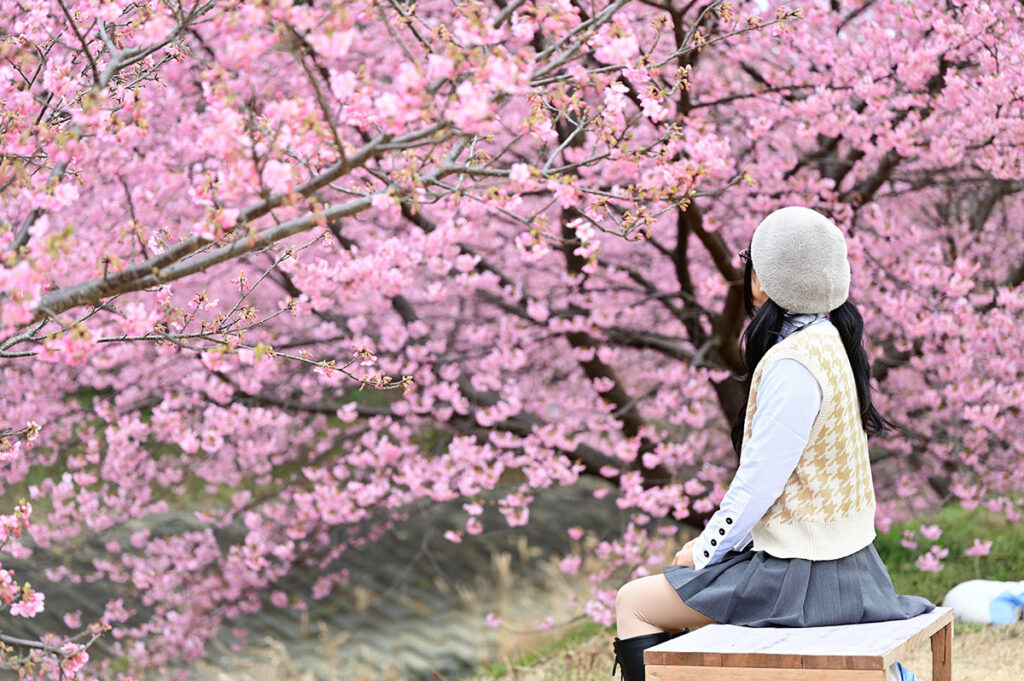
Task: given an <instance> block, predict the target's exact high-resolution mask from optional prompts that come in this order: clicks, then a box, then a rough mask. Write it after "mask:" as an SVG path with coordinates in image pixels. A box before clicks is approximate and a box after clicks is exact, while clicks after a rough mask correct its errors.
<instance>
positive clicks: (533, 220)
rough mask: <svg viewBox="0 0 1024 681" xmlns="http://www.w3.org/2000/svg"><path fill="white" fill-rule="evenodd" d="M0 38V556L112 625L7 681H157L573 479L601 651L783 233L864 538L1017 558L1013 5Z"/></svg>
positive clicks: (568, 12) (669, 522) (714, 444)
mask: <svg viewBox="0 0 1024 681" xmlns="http://www.w3.org/2000/svg"><path fill="white" fill-rule="evenodd" d="M2 7H3V12H2V14H0V16H4V17H5V19H4V24H3V26H4V27H3V32H2V35H3V38H2V41H0V52H2V56H3V59H2V61H0V88H2V97H0V131H2V140H3V142H2V145H3V146H2V149H0V248H2V249H3V255H2V265H0V371H2V379H3V386H4V389H3V391H2V393H0V402H2V405H3V410H2V414H3V418H2V420H0V443H2V445H0V458H2V464H3V467H4V475H3V485H4V490H5V492H6V494H5V495H4V496H5V502H6V503H8V504H10V506H9V508H11V509H14V508H15V505H16V504H17V503H18V499H19V496H24V497H25V502H24V503H23V504H22V505H20V506H17V510H16V511H15V512H14V514H13V515H11V516H9V517H7V518H6V519H5V520H4V521H3V524H2V526H3V528H4V533H5V534H4V535H3V536H2V537H0V539H2V540H3V541H4V542H5V543H4V545H3V550H4V551H5V552H7V553H8V554H10V555H12V556H14V557H15V558H21V559H24V558H25V557H27V556H28V555H30V552H31V551H32V550H33V548H32V547H33V545H34V546H38V547H51V546H59V547H64V549H65V550H67V551H73V550H74V549H75V547H80V546H82V545H83V544H84V543H85V542H87V541H93V540H97V539H98V540H100V541H101V542H104V543H105V544H106V546H107V554H108V555H107V556H106V557H105V558H104V559H102V560H94V561H92V564H91V565H90V566H89V567H88V568H82V569H71V568H70V567H67V566H63V567H61V568H59V569H53V570H48V571H47V574H46V577H47V579H49V580H51V581H60V580H63V581H67V582H69V583H80V582H81V581H82V580H105V581H107V582H109V583H111V584H116V585H121V586H122V587H123V591H124V594H125V597H124V598H122V599H117V600H114V601H111V602H110V603H108V604H107V605H106V608H105V612H104V615H103V617H102V618H101V621H100V622H98V623H95V624H94V625H92V626H91V627H86V629H84V630H82V631H81V632H75V633H78V634H79V638H77V639H73V640H72V639H71V638H70V636H71V634H69V633H68V632H55V634H56V636H55V638H53V639H52V640H40V641H30V640H23V639H21V638H18V637H17V635H16V634H17V632H16V631H15V628H16V623H17V620H16V619H15V620H12V622H13V624H11V629H10V631H7V630H5V631H4V632H2V634H0V638H3V640H5V641H7V642H8V643H9V644H11V645H15V646H16V648H12V650H10V651H8V652H7V653H5V663H4V664H7V665H8V666H22V667H24V665H25V664H26V663H27V662H30V663H32V664H33V665H35V666H33V667H32V670H33V673H38V674H39V675H41V676H44V675H46V674H49V675H50V676H52V675H53V673H54V671H55V670H56V669H58V668H59V669H60V673H62V674H69V675H70V674H75V673H85V672H82V671H80V670H81V669H83V667H82V665H83V664H85V662H86V659H87V657H86V656H87V654H88V653H87V652H86V648H87V646H88V644H89V642H90V641H93V640H95V637H96V636H99V635H100V634H102V633H104V632H105V631H107V630H108V629H110V628H113V630H114V632H115V636H114V637H113V642H112V645H113V646H114V648H115V650H117V651H118V652H119V654H121V655H123V656H124V657H125V658H127V659H129V660H130V662H131V664H132V666H133V667H134V668H138V669H142V668H147V667H162V666H166V665H170V664H176V663H182V662H187V661H189V660H192V659H196V658H199V657H201V656H203V655H204V646H205V644H206V642H207V641H208V640H209V638H210V637H212V636H213V635H214V634H216V632H217V631H218V629H219V628H220V626H221V624H222V622H223V621H224V619H225V618H235V617H243V616H245V615H246V614H250V613H253V612H255V611H257V610H259V609H260V608H263V607H301V606H302V604H288V603H283V604H282V603H277V602H276V600H279V599H272V598H271V597H270V596H269V595H268V594H270V593H271V592H272V591H273V590H274V589H275V585H277V584H280V583H282V582H283V581H285V580H287V579H288V577H289V575H290V574H292V573H293V571H294V570H295V569H296V568H299V567H313V568H315V569H316V570H317V571H318V573H319V574H320V575H321V576H320V578H319V579H318V580H317V581H316V582H315V583H314V584H313V585H312V588H311V590H310V593H309V598H310V599H312V600H315V599H322V598H326V597H328V596H331V595H334V596H337V595H338V594H340V593H343V592H344V588H345V586H344V585H345V582H346V579H347V573H346V572H345V569H344V563H345V554H346V552H347V551H350V550H352V549H355V548H358V547H360V546H364V545H366V544H367V543H370V542H373V541H375V540H376V539H378V538H380V537H381V536H382V535H383V534H384V533H386V532H388V531H389V529H390V528H392V527H393V526H394V525H395V524H396V523H399V522H401V521H402V520H403V519H405V518H407V517H408V516H409V515H410V514H411V513H414V512H416V511H417V510H419V509H422V508H424V507H427V506H430V505H432V504H437V503H441V502H450V503H461V504H462V505H463V508H464V509H465V511H466V520H465V525H464V526H460V527H450V528H444V529H445V530H447V531H446V536H447V537H448V538H449V539H450V540H452V541H464V540H466V541H468V540H469V536H471V535H476V534H479V533H480V532H482V531H485V529H486V523H485V518H484V506H485V505H486V504H488V503H493V504H495V505H496V507H497V508H498V510H499V511H500V513H501V515H502V516H503V522H504V523H506V524H507V525H510V526H513V527H515V526H521V525H524V524H526V523H528V522H529V510H530V504H531V502H532V501H534V499H536V498H537V497H538V496H539V495H542V494H543V493H544V490H545V489H547V488H550V487H552V486H564V485H573V484H575V483H576V482H577V481H578V480H579V479H580V478H581V476H596V477H598V478H600V479H601V480H604V481H605V482H606V484H604V485H602V486H601V487H600V488H599V489H598V490H597V492H596V493H597V494H598V495H610V496H613V497H614V498H615V500H616V503H617V504H618V506H619V507H620V508H621V509H623V514H624V522H625V528H626V529H625V532H624V533H623V534H622V536H621V538H619V539H617V540H615V541H607V542H602V543H601V544H600V545H599V546H598V547H597V553H598V555H599V556H601V557H602V558H603V561H602V565H603V567H602V569H601V570H600V571H599V572H597V573H596V574H594V575H592V579H593V582H594V584H595V591H594V598H593V599H592V600H591V602H590V603H588V604H587V606H586V610H587V612H588V613H589V614H590V615H591V616H593V617H594V618H595V619H597V620H599V621H608V619H609V618H610V616H611V610H610V606H611V605H612V603H611V601H612V599H613V596H614V583H615V582H616V580H618V579H621V578H624V577H625V576H626V575H627V573H632V574H641V573H643V572H644V571H646V570H649V569H654V568H653V566H654V563H656V562H657V561H658V559H659V558H658V556H657V553H658V550H659V548H661V547H662V546H664V543H665V542H667V541H669V540H670V535H671V534H674V532H675V529H676V523H678V522H684V523H690V524H692V525H694V526H699V524H700V522H701V520H702V519H703V518H704V517H706V515H707V514H708V513H709V512H710V511H712V510H713V508H714V506H715V504H716V503H717V502H718V500H719V499H720V498H721V495H722V494H723V493H724V489H725V486H726V485H727V484H728V481H729V478H730V475H731V472H732V471H733V470H734V469H735V465H736V458H735V456H734V454H733V453H732V449H731V446H730V444H729V438H728V426H729V423H730V421H731V419H732V417H733V416H734V415H735V414H736V413H737V412H738V410H739V409H740V408H741V407H742V404H741V402H742V399H743V395H744V390H743V382H742V381H743V375H744V372H745V367H743V365H742V359H741V352H740V348H739V346H738V343H737V338H738V336H739V333H740V331H741V329H742V326H743V324H744V318H745V317H744V311H743V303H742V290H741V279H742V275H741V270H740V269H739V262H738V259H737V258H736V256H735V253H736V251H738V250H740V249H741V248H743V247H745V246H746V245H747V243H748V241H749V237H750V233H751V232H752V230H753V227H754V226H755V225H756V224H757V222H758V221H759V220H760V218H761V217H763V216H764V215H765V214H766V213H767V212H769V211H770V210H772V209H774V208H776V207H778V206H781V205H785V204H790V203H799V204H804V205H810V206H813V207H815V208H817V209H819V210H821V211H823V212H826V213H828V214H830V215H831V216H832V217H833V218H834V219H835V221H836V222H837V224H839V225H841V226H842V227H843V229H844V230H845V231H846V233H847V235H848V239H849V243H850V249H851V260H852V262H853V268H854V272H853V287H852V290H853V292H854V293H853V295H854V300H855V302H856V303H857V304H858V305H859V307H860V308H861V310H862V312H863V314H864V317H865V322H866V326H867V329H868V332H869V333H868V335H869V337H868V345H869V352H870V354H871V356H872V358H873V359H874V378H875V379H876V390H877V398H876V399H877V401H878V405H879V407H880V409H881V410H882V411H883V413H884V414H886V415H887V416H888V417H890V418H891V419H892V420H893V421H895V422H896V423H897V424H898V425H899V426H900V432H898V433H893V434H890V435H888V436H885V437H882V438H878V439H877V440H876V441H873V445H872V454H873V458H874V460H875V464H876V465H875V476H876V484H877V491H878V496H879V500H880V512H879V517H878V523H879V525H880V527H883V528H884V527H886V526H887V524H888V523H889V522H890V521H891V520H892V519H894V518H898V517H900V515H901V514H908V513H913V512H916V511H920V510H923V509H926V508H931V507H935V506H937V505H939V504H942V503H945V502H948V501H951V500H959V501H960V503H962V504H964V505H966V506H972V505H978V504H985V505H988V506H989V507H990V508H991V509H992V510H994V511H997V512H1001V513H1005V514H1006V515H1007V517H1009V518H1010V519H1011V520H1016V519H1018V515H1019V513H1020V512H1021V501H1020V498H1019V496H1018V495H1019V492H1020V488H1021V478H1022V473H1024V470H1022V464H1021V462H1022V461H1024V458H1022V454H1024V451H1022V448H1021V445H1020V442H1022V441H1024V439H1022V438H1021V437H1020V436H1021V435H1022V434H1024V432H1022V431H1024V427H1022V426H1024V420H1022V418H1021V413H1020V405H1021V404H1022V403H1024V379H1022V371H1024V365H1022V361H1021V358H1020V352H1019V349H1018V348H1019V347H1020V345H1021V341H1022V340H1024V339H1022V335H1024V332H1022V331H1021V329H1020V325H1019V324H1018V323H1017V322H1018V321H1019V317H1020V311H1021V310H1022V308H1024V295H1022V288H1021V284H1022V282H1024V251H1022V246H1021V244H1022V242H1024V239H1022V237H1024V228H1022V219H1021V218H1022V217H1024V211H1022V208H1024V206H1022V202H1021V190H1022V189H1024V179H1022V178H1024V171H1022V164H1024V152H1022V143H1021V141H1020V140H1022V139H1024V123H1022V118H1021V114H1022V105H1021V94H1022V93H1021V88H1022V86H1024V75H1022V72H1021V69H1022V63H1021V59H1022V55H1024V44H1022V40H1024V38H1022V36H1024V16H1022V8H1021V5H1020V4H1019V3H1016V2H1011V1H1010V0H1001V1H999V2H990V3H973V2H966V1H960V2H957V1H950V2H946V3H908V2H900V1H898V0H875V1H872V0H858V1H857V2H841V1H839V0H833V1H832V2H810V1H808V2H805V3H802V5H801V6H800V7H799V8H797V7H792V8H788V7H784V6H780V5H777V4H776V3H768V2H736V3H727V2H688V1H685V0H667V1H666V2H653V1H651V2H640V1H634V2H627V1H626V0H618V1H616V2H606V1H605V2H585V1H581V0H576V1H573V0H496V1H495V2H493V3H487V2H475V1H472V2H466V1H461V0H451V1H442V0H423V1H421V2H417V3H411V2H403V1H401V0H391V1H389V2H381V1H372V0H353V1H348V2H343V1H335V2H329V1H321V0H309V1H306V2H299V1H293V0H264V1H262V2H217V1H216V0H210V1H208V2H195V3H185V4H179V3H176V2H173V1H172V2H157V1H155V0H154V1H150V2H102V1H100V0H73V1H72V0H56V2H54V1H52V0H19V1H17V2H13V1H11V0H7V1H6V2H4V4H3V6H2ZM30 513H31V514H32V515H31V523H29V520H30ZM171 518H178V519H181V518H185V519H187V521H188V522H187V529H185V530H181V531H169V530H167V529H166V528H167V527H168V526H169V525H168V524H167V523H166V522H165V521H167V520H168V519H171ZM180 525H181V524H180V523H179V524H177V525H174V526H176V527H177V526H180ZM26 527H27V528H28V531H29V533H30V534H31V539H32V542H31V543H24V542H19V541H17V539H18V536H17V535H18V534H19V533H20V532H21V531H23V530H25V529H26ZM567 529H571V528H567ZM8 539H10V541H7V540H8ZM929 555H930V556H931V557H930V558H929V559H928V561H927V565H928V567H929V569H932V568H934V566H935V565H938V564H939V563H940V562H941V556H939V555H938V554H936V553H933V554H929ZM652 561H654V563H652ZM565 564H566V565H567V569H571V570H575V569H578V565H579V563H578V561H566V562H565ZM0 575H2V580H4V581H3V582H2V584H3V587H2V589H3V590H2V591H0V597H2V598H3V602H4V604H5V605H7V606H9V608H10V612H11V614H12V615H15V616H19V617H27V616H32V615H34V614H36V613H38V612H39V610H40V609H41V608H42V607H43V604H44V601H43V598H44V596H43V594H41V593H39V592H38V591H35V590H34V589H32V587H31V585H30V584H25V583H23V582H19V581H18V579H16V578H17V577H18V576H17V575H14V574H11V573H10V572H9V571H4V572H2V573H0ZM73 623H74V624H76V625H78V624H80V623H75V622H73ZM62 636H63V638H61V637H62ZM96 669H98V670H101V669H102V665H100V666H97V667H96Z"/></svg>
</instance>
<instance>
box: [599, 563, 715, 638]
mask: <svg viewBox="0 0 1024 681" xmlns="http://www.w3.org/2000/svg"><path fill="white" fill-rule="evenodd" d="M615 620H616V626H617V628H618V636H619V638H620V639H627V638H631V637H633V636H642V635H644V634H655V633H657V632H659V631H676V630H678V629H683V628H686V627H701V626H704V625H705V624H712V623H713V622H714V620H712V619H711V618H709V617H707V616H706V615H702V614H701V613H699V612H697V611H696V610H694V609H693V608H691V607H690V606H688V605H686V604H685V603H683V599H681V598H680V597H679V594H677V593H676V590H675V589H673V588H672V585H671V584H669V582H668V580H667V579H666V578H665V575H650V576H648V577H641V578H640V579H634V580H633V581H632V582H629V583H628V584H625V585H624V586H623V587H622V588H621V589H619V592H618V594H616V596H615Z"/></svg>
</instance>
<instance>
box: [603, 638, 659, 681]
mask: <svg viewBox="0 0 1024 681" xmlns="http://www.w3.org/2000/svg"><path fill="white" fill-rule="evenodd" d="M670 638H672V636H671V635H670V634H669V633H668V632H664V631H662V632H659V633H657V634H644V635H643V636H633V637H630V638H627V639H621V638H616V639H615V642H614V643H612V647H613V648H614V649H615V664H613V665H612V676H615V666H616V665H618V667H619V668H620V669H621V670H622V681H645V680H644V651H645V650H647V649H648V648H650V647H651V646H656V645H658V644H659V643H664V642H665V641H667V640H669V639H670Z"/></svg>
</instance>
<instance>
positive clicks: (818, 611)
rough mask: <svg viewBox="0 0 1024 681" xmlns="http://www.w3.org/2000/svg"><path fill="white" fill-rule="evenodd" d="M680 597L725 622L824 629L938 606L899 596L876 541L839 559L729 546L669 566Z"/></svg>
mask: <svg viewBox="0 0 1024 681" xmlns="http://www.w3.org/2000/svg"><path fill="white" fill-rule="evenodd" d="M664 573H665V577H667V578H668V581H669V583H671V584H672V587H673V588H674V589H675V590H676V592H677V593H678V594H679V596H680V598H682V599H683V602H684V603H686V604H687V605H688V606H690V607H691V608H693V609H694V610H696V611H698V612H701V613H703V614H705V615H707V616H708V617H710V618H711V619H713V620H714V621H716V622H719V623H721V624H738V625H743V626H748V627H767V626H774V627H823V626H831V625H837V624H857V623H859V622H881V621H885V620H901V619H908V618H910V617H916V616H917V615H920V614H922V613H926V612H928V611H930V610H932V609H933V608H934V607H935V606H934V605H933V604H932V603H931V602H930V601H928V600H927V599H924V598H921V597H920V596H901V595H899V594H897V593H896V590H895V589H894V588H893V586H892V580H891V579H890V578H889V573H888V571H887V570H886V569H885V565H883V564H882V559H881V558H879V557H878V552H877V551H875V547H874V544H868V545H867V546H865V547H864V548H863V549H861V550H860V551H857V552H856V553H852V554H850V555H849V556H845V557H843V558H837V559H836V560H805V559H803V558H775V557H774V556H770V555H768V554H767V553H765V552H764V551H751V550H747V551H743V552H729V553H727V554H726V555H725V557H724V558H723V560H722V561H721V562H719V563H716V564H714V565H708V566H707V567H705V568H703V569H701V570H694V569H693V568H688V567H678V566H672V565H670V566H668V567H666V568H664Z"/></svg>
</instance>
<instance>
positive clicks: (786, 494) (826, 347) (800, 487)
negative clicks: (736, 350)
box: [741, 322, 875, 560]
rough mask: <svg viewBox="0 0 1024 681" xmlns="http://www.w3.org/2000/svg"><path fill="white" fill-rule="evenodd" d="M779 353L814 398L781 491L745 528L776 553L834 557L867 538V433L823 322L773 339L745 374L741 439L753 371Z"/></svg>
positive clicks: (843, 359) (752, 404)
mask: <svg viewBox="0 0 1024 681" xmlns="http://www.w3.org/2000/svg"><path fill="white" fill-rule="evenodd" d="M781 359H794V360H796V361H798V362H800V363H801V364H802V365H804V366H805V367H807V369H808V370H810V372H811V374H812V375H813V376H814V378H815V379H817V381H818V385H819V386H821V391H822V404H821V411H820V412H819V413H818V417H817V418H816V419H815V421H814V425H813V427H812V428H811V435H810V439H809V440H808V442H807V446H806V447H805V448H804V451H803V454H801V455H800V460H799V462H798V463H797V465H796V469H795V470H794V471H793V473H792V475H790V476H789V480H788V481H787V482H786V486H785V488H784V489H783V491H782V494H781V495H780V496H779V498H778V499H776V500H775V502H774V503H773V504H772V505H771V507H770V508H769V509H768V511H767V512H766V513H765V514H764V516H762V517H761V519H760V520H759V521H758V522H757V523H756V524H755V525H754V527H753V529H752V530H751V536H752V538H753V540H754V550H756V551H761V550H763V551H765V552H767V553H769V554H771V555H772V556H775V557H777V558H806V559H809V560H832V559H835V558H842V557H843V556H848V555H850V554H851V553H854V552H856V551H858V550H860V549H862V548H864V547H865V546H867V545H868V544H870V543H871V542H872V541H873V540H874V538H875V522H874V521H875V492H874V488H873V486H872V482H871V465H870V461H869V459H868V438H867V434H866V433H865V432H864V428H863V427H862V425H861V417H860V404H859V402H858V400H857V387H856V384H855V383H854V380H853V371H852V369H851V368H850V361H849V359H848V358H847V356H846V350H845V349H844V347H843V341H842V339H841V338H840V337H839V331H837V330H836V328H835V327H834V326H833V325H832V324H831V323H829V322H823V323H820V324H814V325H811V326H807V327H805V328H803V329H801V330H799V331H795V332H793V333H791V334H790V335H788V336H786V337H785V338H784V339H782V340H781V341H779V342H778V343H777V344H775V345H774V346H773V347H772V348H771V349H769V350H768V352H767V353H765V355H764V357H763V358H762V359H761V361H760V362H759V363H758V365H757V367H756V368H755V369H754V375H753V376H752V377H751V386H750V399H749V400H748V402H747V414H746V420H745V424H744V438H743V440H744V442H747V441H749V438H750V427H751V423H752V422H753V418H754V413H755V412H756V411H757V388H758V385H759V384H760V382H761V377H762V376H764V373H765V371H767V370H768V368H769V367H771V366H772V365H773V364H775V363H776V362H778V361H779V360H781ZM741 459H742V452H741Z"/></svg>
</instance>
